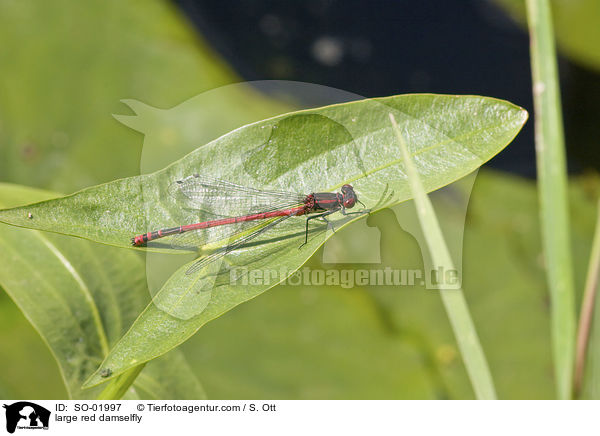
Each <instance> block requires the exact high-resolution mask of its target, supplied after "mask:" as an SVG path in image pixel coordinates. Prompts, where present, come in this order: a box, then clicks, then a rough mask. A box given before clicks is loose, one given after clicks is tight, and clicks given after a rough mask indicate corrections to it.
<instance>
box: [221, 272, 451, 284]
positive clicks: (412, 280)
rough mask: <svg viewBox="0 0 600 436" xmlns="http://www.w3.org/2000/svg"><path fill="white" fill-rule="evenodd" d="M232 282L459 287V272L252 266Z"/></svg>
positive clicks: (236, 274)
mask: <svg viewBox="0 0 600 436" xmlns="http://www.w3.org/2000/svg"><path fill="white" fill-rule="evenodd" d="M229 282H230V284H231V285H235V286H264V285H267V286H269V285H276V284H278V283H280V284H282V285H289V286H340V287H342V288H344V289H351V288H354V287H355V286H359V287H362V286H425V287H426V288H427V289H459V288H460V286H461V281H460V275H459V271H458V270H456V269H451V270H444V269H443V268H441V267H440V268H437V269H432V270H428V271H424V270H421V269H394V268H391V267H383V268H370V269H354V268H351V269H337V268H335V269H333V268H332V269H322V268H310V267H304V268H301V269H299V270H297V271H290V270H287V269H286V268H283V267H282V268H279V269H248V268H232V269H231V270H230V272H229Z"/></svg>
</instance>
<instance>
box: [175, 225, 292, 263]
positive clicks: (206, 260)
mask: <svg viewBox="0 0 600 436" xmlns="http://www.w3.org/2000/svg"><path fill="white" fill-rule="evenodd" d="M290 216H292V215H288V216H282V217H279V218H275V219H274V220H273V221H271V222H270V223H268V224H266V225H264V226H263V227H260V228H258V229H257V230H255V231H254V232H251V233H249V234H248V235H245V236H241V237H240V238H238V239H236V240H235V241H232V243H231V244H229V245H227V246H225V247H223V248H221V249H219V250H218V251H216V252H214V253H211V254H209V255H208V256H204V257H203V258H201V259H199V260H198V261H197V262H196V263H194V264H193V265H192V266H190V267H189V268H188V270H187V271H186V272H185V273H186V274H187V275H191V274H194V273H196V272H197V271H199V270H200V269H202V268H204V267H206V266H207V265H209V264H210V263H212V262H215V261H216V260H218V259H221V258H223V257H224V256H225V255H226V254H228V253H230V252H232V251H233V250H236V249H238V248H240V247H241V246H242V245H244V244H246V243H248V242H250V241H251V240H252V239H254V238H256V237H257V236H259V235H262V234H264V233H266V232H268V231H269V230H271V229H272V228H273V227H275V226H277V225H279V224H281V223H282V222H283V221H285V220H287V219H288V218H290ZM254 225H257V223H256V222H254Z"/></svg>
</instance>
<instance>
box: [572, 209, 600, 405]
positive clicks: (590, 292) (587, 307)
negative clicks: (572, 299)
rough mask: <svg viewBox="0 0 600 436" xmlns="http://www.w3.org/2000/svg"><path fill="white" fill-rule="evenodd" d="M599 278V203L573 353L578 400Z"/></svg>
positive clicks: (575, 394)
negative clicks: (574, 351) (575, 345)
mask: <svg viewBox="0 0 600 436" xmlns="http://www.w3.org/2000/svg"><path fill="white" fill-rule="evenodd" d="M599 276H600V202H598V212H597V215H596V230H595V232H594V241H593V242H592V253H591V255H590V263H589V265H588V272H587V278H586V281H585V290H584V292H583V302H582V303H581V314H580V316H579V329H578V330H577V347H576V353H575V379H574V396H575V398H578V397H579V396H580V395H581V387H582V385H583V372H584V369H585V360H586V355H587V349H588V343H589V337H590V329H591V325H592V319H593V313H594V306H595V304H594V303H595V301H596V293H597V290H598V278H599Z"/></svg>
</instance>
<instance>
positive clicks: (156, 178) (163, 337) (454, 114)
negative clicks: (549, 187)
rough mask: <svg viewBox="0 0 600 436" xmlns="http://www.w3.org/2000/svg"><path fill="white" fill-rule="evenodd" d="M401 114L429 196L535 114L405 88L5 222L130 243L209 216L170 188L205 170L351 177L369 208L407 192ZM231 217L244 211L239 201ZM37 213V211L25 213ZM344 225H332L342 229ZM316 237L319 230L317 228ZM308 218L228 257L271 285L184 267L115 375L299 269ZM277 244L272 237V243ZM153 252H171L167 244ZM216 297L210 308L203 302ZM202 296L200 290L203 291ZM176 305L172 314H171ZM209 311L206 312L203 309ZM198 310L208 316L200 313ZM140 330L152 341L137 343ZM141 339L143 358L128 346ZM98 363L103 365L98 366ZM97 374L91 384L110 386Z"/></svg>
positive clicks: (265, 183)
mask: <svg viewBox="0 0 600 436" xmlns="http://www.w3.org/2000/svg"><path fill="white" fill-rule="evenodd" d="M390 112H392V113H394V115H395V116H396V119H397V120H399V124H400V127H401V129H402V130H403V134H404V135H405V137H406V138H407V140H408V142H409V147H410V150H411V153H412V154H413V156H414V158H415V161H416V164H417V167H418V169H419V172H420V174H421V176H422V178H423V182H424V186H425V188H426V190H427V191H431V190H434V189H437V188H439V187H441V186H444V185H446V184H448V183H450V182H452V181H454V180H456V179H458V178H460V177H462V176H464V175H466V174H468V173H470V172H471V171H473V170H474V169H476V168H478V167H479V166H480V165H481V164H482V163H484V162H485V161H486V160H488V159H489V158H491V157H492V156H493V155H495V154H496V153H498V152H499V151H500V150H501V149H502V148H503V147H504V146H505V145H506V144H507V143H509V142H510V141H511V140H512V138H513V137H514V136H515V135H516V134H517V132H518V131H519V129H520V128H521V126H522V125H523V123H524V122H525V120H526V118H527V113H526V112H525V111H524V110H523V109H521V108H519V107H517V106H514V105H512V104H510V103H507V102H504V101H501V100H495V99H489V98H484V97H476V96H464V97H460V96H441V95H429V94H427V95H405V96H396V97H388V98H382V99H375V100H364V101H359V102H353V103H347V104H340V105H334V106H328V107H325V108H320V109H313V110H307V111H302V112H297V113H292V114H287V115H282V116H279V117H275V118H272V119H269V120H265V121H262V122H258V123H254V124H251V125H248V126H245V127H243V128H240V129H237V130H235V131H233V132H231V133H229V134H227V135H225V136H223V137H221V138H219V139H217V140H215V141H213V142H211V143H209V144H207V145H205V146H204V147H201V148H199V149H197V150H196V151H194V152H193V153H191V154H189V155H188V156H186V157H185V158H183V159H181V160H179V161H177V162H175V163H174V164H172V165H170V166H169V167H167V168H165V169H164V170H161V171H158V172H156V173H152V174H149V175H144V176H139V177H134V178H128V179H123V180H118V181H115V182H111V183H108V184H105V185H100V186H97V187H93V188H89V189H86V190H83V191H81V192H79V193H76V194H73V195H71V196H68V197H65V198H62V199H59V200H56V201H50V202H42V203H38V204H35V205H30V206H26V207H24V208H17V209H12V210H7V211H1V212H0V221H4V222H7V223H10V224H13V225H18V226H26V227H31V228H37V229H44V230H50V231H55V232H61V233H66V234H71V235H75V236H80V237H84V238H89V239H92V240H96V241H100V242H104V243H107V244H112V245H116V246H122V247H125V246H128V245H129V241H130V238H131V237H132V236H134V235H136V234H139V233H144V232H147V231H149V230H155V229H158V228H163V227H171V226H175V225H180V224H183V223H191V222H195V221H197V220H198V219H202V218H203V216H202V215H203V212H199V211H197V210H196V211H194V210H189V209H182V208H180V207H178V205H176V204H174V201H173V200H174V198H173V197H172V196H170V195H169V194H168V190H169V186H170V185H171V184H173V183H174V182H175V181H177V180H180V179H183V178H185V177H189V176H191V175H192V174H195V173H199V174H203V175H209V176H212V177H219V178H222V179H226V180H229V181H232V182H234V183H240V184H244V185H249V186H253V187H259V188H269V189H278V190H298V191H300V192H314V191H331V190H335V189H337V188H339V187H340V186H341V185H343V184H344V183H352V184H353V186H354V187H355V189H356V191H357V193H358V195H359V198H360V199H361V200H362V201H363V202H364V203H365V204H366V206H367V208H371V209H373V210H377V209H380V208H382V207H385V206H389V205H393V204H396V203H399V202H401V201H404V200H406V199H408V198H410V192H409V189H408V186H407V184H406V177H405V174H404V168H403V163H402V160H401V158H400V156H399V154H398V152H397V150H396V148H395V146H394V145H393V140H392V138H393V132H392V130H391V128H390V126H389V123H388V122H387V119H388V118H387V116H388V113H390ZM223 207H224V208H225V209H226V210H225V212H226V213H227V214H230V215H231V214H236V213H240V214H241V213H246V212H247V211H243V210H236V209H235V207H236V205H235V204H226V205H223ZM29 214H32V215H33V218H32V219H30V218H28V216H29ZM346 221H347V220H344V222H336V223H334V225H335V228H336V229H338V228H341V227H342V226H343V224H345V222H346ZM314 230H315V234H316V233H318V231H320V230H323V226H315V228H314ZM303 234H304V221H303V220H288V221H287V222H286V223H285V224H284V225H283V226H282V228H279V229H276V230H272V231H270V232H267V233H265V235H264V236H263V235H261V237H259V238H257V239H256V240H255V241H253V246H251V247H247V248H245V249H244V250H240V251H239V252H237V253H235V254H232V255H229V256H228V257H227V259H226V261H227V262H228V263H229V264H230V265H235V266H245V267H248V268H250V267H251V268H252V269H263V270H265V269H272V270H278V271H280V268H283V271H284V272H283V273H281V274H279V275H277V274H275V277H274V280H273V281H272V282H271V283H269V284H268V285H264V284H263V285H260V286H240V285H239V284H238V285H236V284H235V283H234V284H232V285H231V284H230V277H229V276H228V275H227V274H218V273H219V272H222V270H221V269H219V268H220V265H216V264H215V265H212V266H211V268H212V270H209V271H201V274H194V275H191V276H190V275H187V274H185V272H186V271H187V268H188V267H189V265H184V266H183V267H181V268H180V269H179V270H178V271H177V272H176V273H175V274H174V275H172V276H171V278H170V279H169V280H168V282H167V284H166V285H165V287H164V288H163V289H162V291H161V293H160V294H159V296H158V298H157V300H156V301H157V302H158V304H159V307H160V308H161V309H162V310H158V309H157V306H155V305H150V306H148V307H147V308H146V310H145V311H144V313H143V314H142V315H141V317H140V319H138V321H137V322H136V325H135V326H134V328H133V329H132V330H131V331H130V332H129V333H128V334H127V335H126V336H125V337H124V338H123V341H121V342H120V344H119V345H118V346H117V348H116V349H115V351H114V353H111V356H110V357H109V358H108V360H107V361H106V362H105V364H104V365H103V368H104V367H107V366H110V367H111V368H114V369H117V371H116V372H115V373H114V375H117V374H118V371H121V370H124V369H126V368H128V367H131V366H133V365H134V364H135V363H136V362H140V361H146V360H148V359H151V358H153V357H156V356H158V355H160V354H162V353H164V352H166V351H167V350H169V349H171V348H173V347H174V346H176V345H177V344H179V343H180V342H182V341H183V340H185V339H186V338H187V337H189V336H190V335H191V334H193V333H194V332H195V331H196V330H197V329H198V328H200V327H201V326H202V325H203V324H204V323H206V322H208V321H209V320H211V319H213V318H215V317H216V316H218V315H220V314H221V313H223V312H225V311H227V310H229V309H230V308H232V307H234V306H235V305H237V304H239V303H241V302H243V301H246V300H248V299H250V298H253V297H255V296H256V295H258V294H260V293H261V292H263V291H264V290H266V289H268V288H269V287H272V286H274V285H275V284H276V283H277V282H278V281H280V280H282V279H283V278H285V276H286V275H289V274H291V273H292V272H293V271H294V270H296V269H297V268H298V267H299V266H300V265H301V264H302V263H303V262H304V261H306V259H308V257H310V255H311V254H312V253H313V252H314V251H315V250H316V249H317V248H318V246H319V245H320V244H321V243H322V242H323V240H324V239H325V238H326V237H327V235H325V234H324V232H322V231H321V232H320V235H319V236H322V237H314V238H312V239H310V240H309V243H308V244H307V245H306V246H305V247H303V249H302V250H298V249H297V247H298V246H299V245H300V242H301V240H302V239H303ZM267 241H269V242H270V243H269V244H266V242H267ZM150 249H151V250H156V251H173V250H171V249H170V246H169V245H168V243H163V242H162V241H159V242H158V243H157V244H156V245H155V246H154V247H150ZM203 292H210V293H211V295H210V298H208V301H209V302H208V304H207V306H206V307H205V308H204V307H203V306H204V304H206V298H204V299H203V298H201V297H202V295H203V294H202V293H203ZM198 295H200V297H198ZM166 312H168V313H166ZM200 312H201V313H200ZM198 313H200V315H198ZM141 337H143V338H145V340H144V343H147V347H146V346H145V345H142V346H140V343H141V340H140V339H141ZM129 341H134V342H135V343H136V348H135V349H136V353H135V356H134V354H133V353H131V352H130V351H129V350H130V345H132V343H131V342H129ZM101 370H102V369H100V371H101ZM99 374H100V372H98V373H97V375H96V377H95V379H94V380H93V381H91V383H98V382H100V381H102V380H101V379H100V377H99Z"/></svg>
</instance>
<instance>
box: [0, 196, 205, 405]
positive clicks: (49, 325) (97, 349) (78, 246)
mask: <svg viewBox="0 0 600 436" xmlns="http://www.w3.org/2000/svg"><path fill="white" fill-rule="evenodd" d="M55 196H56V194H52V193H47V192H45V191H37V190H32V189H29V188H24V187H18V186H14V185H5V184H0V204H1V205H2V206H4V207H6V206H11V205H14V204H18V203H22V202H26V201H34V200H40V199H44V198H51V197H55ZM0 227H1V228H2V229H1V230H2V231H1V232H0V285H2V287H3V288H4V289H5V290H6V292H7V293H8V294H9V295H10V297H11V298H12V299H13V300H14V301H15V303H16V304H17V305H18V306H19V308H20V309H21V310H22V311H23V313H24V314H25V316H26V317H27V318H28V319H29V321H30V322H31V323H32V324H33V326H34V327H35V328H36V329H37V331H38V332H39V333H40V335H41V336H42V338H43V340H44V341H45V342H46V344H47V345H48V347H49V348H50V350H51V351H52V353H53V355H54V357H55V358H56V360H57V362H58V364H59V368H60V370H61V373H62V376H63V379H64V381H65V386H66V388H67V392H68V394H69V396H70V397H71V398H94V397H95V395H96V394H97V393H98V389H91V390H81V386H82V382H83V380H85V379H86V378H87V377H88V376H89V375H90V374H91V373H92V372H94V370H95V369H96V368H97V367H98V365H99V364H100V362H101V361H102V360H103V359H104V357H106V355H107V354H108V352H109V350H110V347H111V345H113V344H114V343H115V342H117V340H118V339H119V338H120V337H121V335H122V334H123V333H124V332H125V331H126V330H127V329H128V328H129V327H130V325H131V324H132V323H133V321H134V319H135V317H136V316H137V315H138V313H139V312H140V311H141V310H142V308H143V307H144V305H146V304H147V302H148V292H147V289H146V283H145V280H144V275H143V261H142V260H141V259H140V257H139V256H137V255H136V254H135V253H132V252H124V251H118V250H116V249H115V248H111V247H107V246H101V245H97V244H92V243H90V242H87V241H83V240H80V239H74V238H68V237H65V236H61V235H56V234H51V233H42V232H37V231H31V230H25V229H18V228H15V227H10V226H6V225H0ZM165 367H171V370H170V371H165ZM165 374H169V376H165ZM140 387H142V389H143V390H144V391H147V392H148V393H150V394H151V395H152V396H154V397H160V398H181V397H188V398H190V397H203V396H204V394H203V391H202V389H201V387H200V386H199V384H198V381H197V380H196V379H195V376H194V375H193V373H192V372H191V370H190V369H189V368H188V366H187V364H186V363H185V361H184V360H183V358H182V356H180V355H178V353H173V354H171V353H170V354H168V355H166V356H164V358H161V359H158V360H157V361H155V362H152V363H151V364H150V365H148V367H147V368H146V369H145V370H144V372H143V373H142V376H141V378H140Z"/></svg>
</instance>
